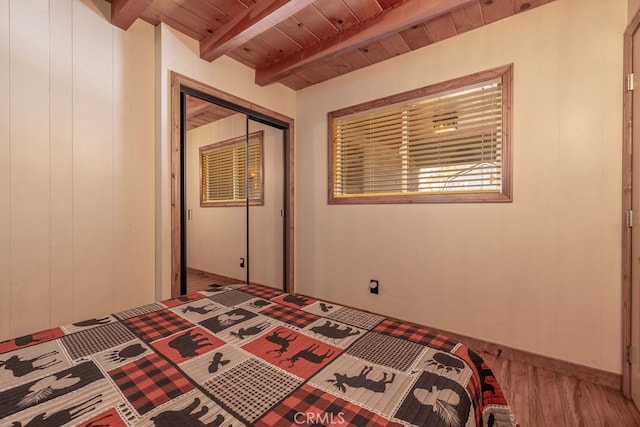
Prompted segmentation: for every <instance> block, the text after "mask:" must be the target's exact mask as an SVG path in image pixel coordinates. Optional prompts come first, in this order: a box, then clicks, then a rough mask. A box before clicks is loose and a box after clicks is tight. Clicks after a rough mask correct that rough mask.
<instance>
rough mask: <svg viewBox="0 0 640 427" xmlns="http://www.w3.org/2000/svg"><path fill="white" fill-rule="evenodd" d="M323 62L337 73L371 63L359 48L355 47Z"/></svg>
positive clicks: (344, 72)
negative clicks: (351, 50)
mask: <svg viewBox="0 0 640 427" xmlns="http://www.w3.org/2000/svg"><path fill="white" fill-rule="evenodd" d="M325 64H327V65H328V66H329V67H330V68H332V69H333V70H335V71H336V72H337V73H338V74H340V75H342V74H346V73H349V72H351V71H354V70H358V69H360V68H364V67H367V66H369V65H371V62H369V60H368V59H367V58H366V57H365V56H364V55H363V54H362V52H361V51H360V50H358V49H356V50H354V51H353V52H349V53H347V54H345V55H342V56H340V57H338V58H334V59H330V60H329V61H326V62H325Z"/></svg>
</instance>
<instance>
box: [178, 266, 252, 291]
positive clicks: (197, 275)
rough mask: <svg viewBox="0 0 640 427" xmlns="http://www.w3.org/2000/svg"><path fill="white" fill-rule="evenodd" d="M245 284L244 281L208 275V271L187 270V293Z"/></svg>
mask: <svg viewBox="0 0 640 427" xmlns="http://www.w3.org/2000/svg"><path fill="white" fill-rule="evenodd" d="M238 283H244V281H243V280H238V279H234V278H232V277H226V276H220V275H218V274H213V273H208V272H206V271H200V270H195V269H192V268H188V269H187V293H188V294H190V293H193V292H198V291H206V290H207V289H209V288H210V285H214V284H215V285H235V284H238Z"/></svg>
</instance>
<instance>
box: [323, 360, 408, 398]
mask: <svg viewBox="0 0 640 427" xmlns="http://www.w3.org/2000/svg"><path fill="white" fill-rule="evenodd" d="M372 370H373V367H371V366H365V367H364V368H362V371H360V373H359V374H358V375H352V376H349V375H347V374H340V373H338V372H334V373H333V375H334V376H335V379H333V380H327V382H328V383H331V384H333V386H334V387H335V388H337V389H338V390H340V391H341V392H343V393H344V392H346V391H347V388H346V387H345V386H349V387H352V388H364V389H367V390H369V391H372V392H374V393H384V392H385V391H387V385H388V384H391V383H393V381H394V380H395V379H396V374H395V372H392V373H391V376H390V377H389V379H387V373H386V372H383V373H382V378H380V379H379V380H376V381H374V380H372V379H370V378H367V376H368V375H369V373H371V371H372Z"/></svg>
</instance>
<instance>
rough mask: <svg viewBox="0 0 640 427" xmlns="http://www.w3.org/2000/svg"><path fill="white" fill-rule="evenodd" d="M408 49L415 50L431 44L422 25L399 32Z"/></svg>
mask: <svg viewBox="0 0 640 427" xmlns="http://www.w3.org/2000/svg"><path fill="white" fill-rule="evenodd" d="M400 35H401V36H402V38H403V39H404V42H405V43H406V44H407V46H409V49H411V50H416V49H420V48H421V47H425V46H427V45H430V44H431V43H433V41H432V40H431V37H430V36H429V33H428V32H427V28H426V26H424V25H414V26H413V27H411V28H407V29H406V30H404V31H401V32H400Z"/></svg>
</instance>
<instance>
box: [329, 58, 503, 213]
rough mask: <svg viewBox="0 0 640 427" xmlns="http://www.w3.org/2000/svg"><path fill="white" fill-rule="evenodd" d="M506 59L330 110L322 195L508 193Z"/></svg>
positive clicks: (463, 197) (487, 197)
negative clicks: (466, 73) (494, 66)
mask: <svg viewBox="0 0 640 427" xmlns="http://www.w3.org/2000/svg"><path fill="white" fill-rule="evenodd" d="M511 84H512V65H509V66H505V67H501V68H498V69H494V70H489V71H485V72H481V73H476V74H473V75H471V76H467V77H462V78H458V79H454V80H450V81H447V82H444V83H440V84H436V85H432V86H427V87H424V88H420V89H417V90H414V91H410V92H405V93H402V94H399V95H394V96H392V97H389V98H384V99H378V100H375V101H372V102H368V103H365V104H360V105H357V106H353V107H349V108H345V109H343V110H340V111H334V112H331V113H329V115H328V120H329V130H330V132H331V135H330V137H329V162H330V164H329V203H331V204H348V203H428V202H508V201H511V164H510V163H511V155H510V153H511V149H510V148H511V147H510V144H511V142H510V129H511V108H510V106H511V93H512V90H511Z"/></svg>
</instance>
